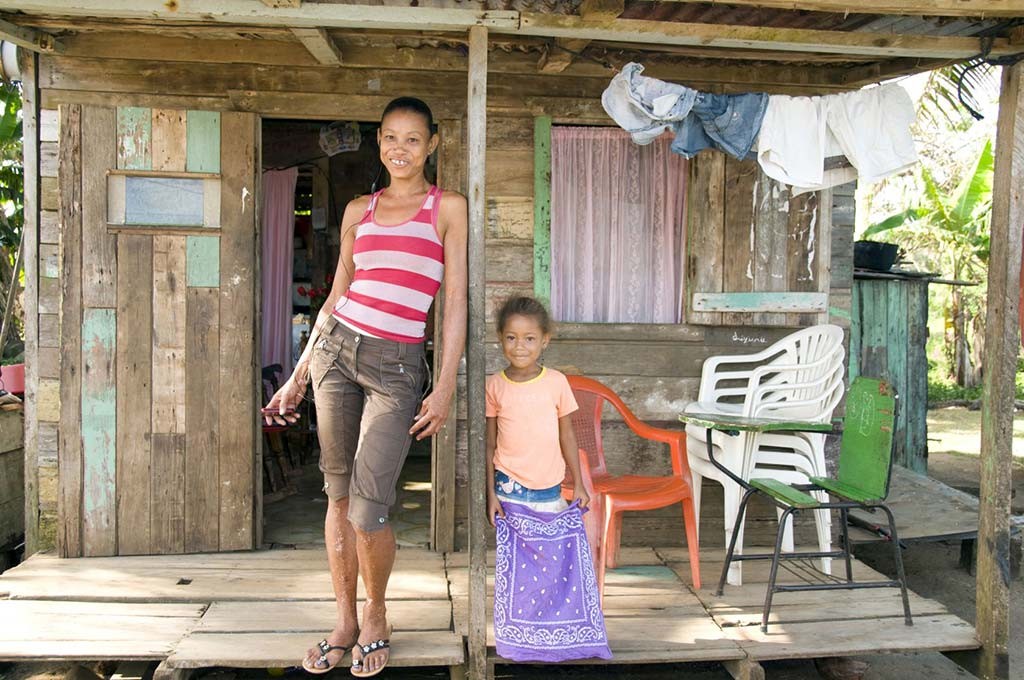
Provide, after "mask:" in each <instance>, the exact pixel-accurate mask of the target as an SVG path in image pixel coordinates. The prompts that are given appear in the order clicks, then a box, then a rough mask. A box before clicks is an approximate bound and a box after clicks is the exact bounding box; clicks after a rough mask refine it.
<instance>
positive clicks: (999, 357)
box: [975, 62, 1024, 679]
mask: <svg viewBox="0 0 1024 680" xmlns="http://www.w3.org/2000/svg"><path fill="white" fill-rule="evenodd" d="M1022 79H1024V63H1020V62H1018V63H1017V64H1015V65H1013V66H1004V67H1003V75H1002V89H1001V91H1000V96H999V119H998V121H997V123H996V146H995V150H996V158H995V175H994V178H993V185H992V226H991V241H992V243H993V244H999V247H998V248H993V249H992V253H991V254H990V255H989V261H988V299H987V307H986V312H985V345H984V347H985V375H984V379H983V389H982V411H981V492H980V494H979V495H980V506H979V509H978V567H977V569H978V571H977V597H976V603H977V618H976V624H975V626H976V628H977V632H978V640H979V641H980V642H981V644H982V650H981V654H980V657H979V662H980V663H979V669H978V670H979V671H980V672H979V673H978V676H979V677H981V678H984V679H987V678H1008V677H1010V676H1009V668H1010V660H1009V655H1008V649H1007V646H1008V642H1009V637H1010V492H1011V472H1012V468H1013V453H1012V446H1011V444H1012V442H1013V394H1014V377H1015V375H1016V368H1017V366H1016V365H1017V353H1018V351H1019V349H1020V346H1019V342H1020V328H1019V327H1018V325H1017V320H1018V317H1017V315H1018V311H1019V310H1018V305H1019V298H1018V295H1019V291H1020V271H1021V242H1022V240H1024V239H1022V234H1021V231H1022V227H1024V184H1022V182H1021V178H1022V177H1024V84H1022V82H1021V81H1022Z"/></svg>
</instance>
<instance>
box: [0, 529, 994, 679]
mask: <svg viewBox="0 0 1024 680" xmlns="http://www.w3.org/2000/svg"><path fill="white" fill-rule="evenodd" d="M686 559H687V558H686V551H685V550H684V549H682V548H658V549H651V548H643V549H624V551H623V563H624V564H628V565H629V566H625V567H622V568H620V569H616V570H612V571H609V573H608V579H607V587H606V596H605V613H606V620H607V625H608V633H609V638H610V640H611V647H612V651H613V653H614V655H615V659H614V660H613V661H612V663H641V662H642V663H673V662H688V661H726V662H727V661H735V660H740V661H742V660H746V659H749V660H755V661H760V660H769V659H785V658H801V657H805V658H813V657H821V656H837V655H856V654H867V653H878V652H897V651H924V650H942V651H950V650H960V649H973V648H976V647H977V646H978V643H977V641H976V639H975V632H974V628H973V627H972V626H971V625H970V624H968V623H967V622H965V621H963V620H961V619H959V618H957V617H956V616H953V615H951V614H950V613H949V612H948V611H947V610H946V608H945V607H944V606H943V605H941V604H939V603H938V602H935V601H933V600H928V599H925V598H922V597H918V596H916V595H912V597H911V607H912V611H913V614H914V623H915V625H914V626H912V627H907V626H904V625H903V622H902V610H901V607H900V603H899V595H898V592H897V591H896V590H895V589H893V590H874V591H860V592H845V593H844V592H838V593H836V592H834V593H822V592H807V593H783V594H780V595H778V596H777V597H776V604H775V605H774V607H773V610H772V620H773V621H774V622H777V623H776V624H775V625H772V626H770V627H769V632H768V634H762V633H761V632H760V629H759V628H758V624H759V623H760V616H761V613H760V612H761V603H762V601H763V598H764V588H765V585H764V584H765V581H766V574H767V565H763V564H757V563H748V564H746V565H745V566H744V577H745V583H744V585H743V586H742V587H728V588H726V591H725V594H724V595H723V596H722V597H720V598H717V597H714V596H713V594H712V589H713V586H714V582H715V581H716V579H717V575H718V571H719V569H720V567H721V560H722V552H721V551H713V550H709V551H705V552H704V553H703V554H702V564H701V566H702V570H701V571H702V576H703V578H704V580H705V582H706V584H707V585H708V587H707V588H705V589H702V590H700V591H697V592H694V591H693V590H692V589H691V588H689V587H688V586H687V585H686V584H687V583H688V582H689V578H690V577H689V564H688V563H687V561H686ZM465 565H466V555H465V554H452V555H449V556H447V557H443V556H441V555H437V554H434V553H430V552H427V551H425V550H421V549H400V550H399V551H398V558H397V562H396V566H395V572H394V575H393V577H392V580H391V585H390V588H389V596H390V598H391V601H390V602H389V607H390V612H391V617H392V620H393V622H394V625H395V634H394V636H393V640H394V652H393V655H392V665H394V666H459V665H461V664H462V663H463V661H464V655H465V649H464V643H463V638H462V634H463V631H464V629H465V620H466V607H467V601H466V590H467V589H466V578H467V576H466V574H467V570H466V566H465ZM873 574H874V572H873V571H872V570H871V569H870V568H868V567H867V566H866V565H864V564H862V563H859V562H858V563H857V564H856V574H855V575H856V576H859V577H864V576H871V575H873ZM787 578H795V577H793V576H792V575H789V576H787ZM488 585H489V587H490V585H491V584H490V583H489V584H488ZM330 593H331V590H330V582H329V579H328V575H327V565H326V560H325V557H324V554H323V552H322V551H319V550H271V551H263V552H254V553H221V554H214V555H174V556H158V557H113V558H87V559H74V560H61V559H57V558H55V557H52V556H47V555H36V556H33V557H32V558H30V559H29V560H28V561H27V562H25V563H24V564H22V565H20V566H18V567H16V568H14V569H12V570H10V571H8V572H6V573H4V574H2V575H0V597H2V598H5V599H0V660H57V659H77V660H85V659H125V660H129V659H147V660H159V661H164V667H165V668H168V669H192V668H203V667H211V666H224V667H237V668H261V667H288V666H293V665H296V663H297V661H298V659H300V658H301V656H302V654H303V653H304V651H305V649H307V648H308V647H309V646H310V645H311V643H313V642H315V641H316V640H317V639H319V637H321V636H322V635H323V633H324V632H325V631H327V630H329V629H330V628H331V624H332V621H333V616H334V608H333V601H332V598H331V594H330ZM823 622H827V625H822V624H823ZM489 635H490V631H489ZM490 643H491V645H492V647H491V655H492V657H493V639H491V640H490ZM495 661H496V662H497V663H503V661H502V660H501V659H495ZM602 663H607V662H602Z"/></svg>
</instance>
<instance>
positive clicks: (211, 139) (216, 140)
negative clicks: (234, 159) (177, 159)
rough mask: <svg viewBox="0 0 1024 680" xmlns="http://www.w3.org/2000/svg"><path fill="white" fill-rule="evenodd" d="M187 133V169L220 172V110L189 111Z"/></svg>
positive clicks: (186, 117)
mask: <svg viewBox="0 0 1024 680" xmlns="http://www.w3.org/2000/svg"><path fill="white" fill-rule="evenodd" d="M185 134H186V139H187V141H186V143H185V170H187V171H188V172H220V112H218V111H188V112H187V113H186V116H185Z"/></svg>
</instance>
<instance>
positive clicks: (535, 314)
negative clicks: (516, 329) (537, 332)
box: [497, 295, 551, 335]
mask: <svg viewBox="0 0 1024 680" xmlns="http://www.w3.org/2000/svg"><path fill="white" fill-rule="evenodd" d="M513 316H528V317H532V318H533V319H534V320H536V322H537V325H538V326H540V329H541V330H542V331H543V332H544V333H545V334H547V333H550V332H551V316H550V315H549V314H548V310H547V309H545V308H544V305H543V303H541V302H540V301H538V300H535V299H533V298H532V297H526V296H524V295H513V296H512V297H510V298H509V299H507V300H505V302H504V304H502V305H501V309H499V310H498V319H497V327H498V335H501V334H502V333H504V332H505V325H506V324H508V320H509V319H510V318H511V317H513Z"/></svg>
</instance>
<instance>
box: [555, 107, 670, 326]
mask: <svg viewBox="0 0 1024 680" xmlns="http://www.w3.org/2000/svg"><path fill="white" fill-rule="evenodd" d="M670 141H671V140H670V139H668V138H662V139H658V140H656V141H655V142H654V143H653V144H650V145H649V146H637V145H636V144H634V143H633V142H632V141H631V140H630V138H629V135H628V134H627V133H626V132H625V131H624V130H619V129H612V128H584V127H554V128H552V130H551V308H552V310H551V311H552V314H553V315H554V318H555V319H557V320H560V321H591V322H628V323H677V322H678V321H679V318H680V300H681V294H682V256H683V235H684V233H685V230H684V225H685V215H686V177H687V172H686V171H687V163H686V160H685V159H683V158H682V157H681V156H679V155H677V154H674V153H672V152H671V151H670V150H669V143H670Z"/></svg>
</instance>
